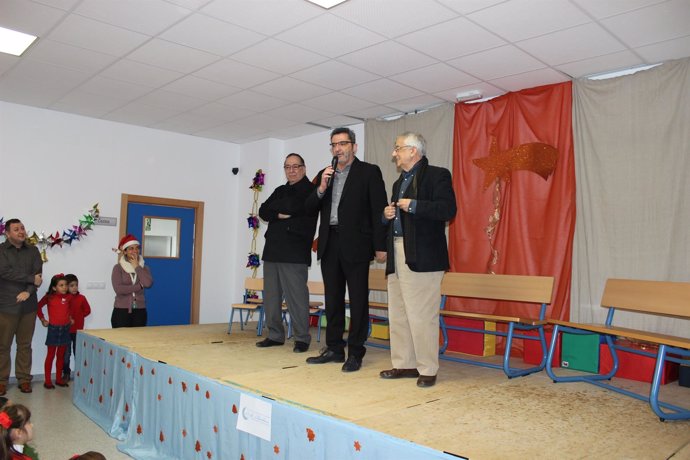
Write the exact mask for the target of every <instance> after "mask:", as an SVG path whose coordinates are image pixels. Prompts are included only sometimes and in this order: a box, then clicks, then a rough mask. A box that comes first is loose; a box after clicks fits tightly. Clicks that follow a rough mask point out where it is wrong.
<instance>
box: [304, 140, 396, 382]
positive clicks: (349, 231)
mask: <svg viewBox="0 0 690 460" xmlns="http://www.w3.org/2000/svg"><path fill="white" fill-rule="evenodd" d="M330 145H331V154H332V155H333V160H334V161H336V158H337V165H336V168H335V169H334V168H333V167H332V166H328V167H327V168H325V169H323V170H322V171H320V172H319V174H318V176H317V177H316V181H315V182H316V183H317V184H319V185H318V187H317V188H316V190H314V192H313V193H312V194H311V195H310V196H309V198H307V202H306V206H307V211H308V212H313V213H316V212H320V218H321V223H320V225H319V239H318V247H317V256H318V258H319V260H321V274H322V275H323V282H324V286H325V288H326V289H325V290H326V293H325V300H326V320H327V326H326V346H327V348H326V349H325V350H324V351H322V352H321V354H320V355H319V356H314V357H310V358H307V363H309V364H323V363H328V362H338V363H342V362H345V364H343V367H342V370H343V372H353V371H357V370H359V368H360V367H361V366H362V358H363V357H364V354H365V353H366V349H365V347H364V342H366V340H367V334H368V330H369V263H370V262H371V260H372V259H374V256H376V259H377V260H378V261H381V262H383V261H384V260H385V257H386V252H385V249H386V233H385V231H386V230H385V226H384V225H383V222H382V219H381V210H382V209H383V208H384V207H385V206H386V190H385V185H384V183H383V177H382V175H381V170H380V169H379V167H378V166H376V165H372V164H369V163H365V162H363V161H360V160H359V159H357V158H355V154H356V153H357V144H356V142H355V133H354V132H353V131H352V130H350V129H348V128H336V129H335V130H333V132H332V133H331V144H330ZM346 285H347V289H348V293H349V297H350V332H349V334H348V338H347V348H348V352H347V361H345V345H346V343H345V341H344V340H343V332H344V330H345V286H346Z"/></svg>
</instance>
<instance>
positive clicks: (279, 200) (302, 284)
mask: <svg viewBox="0 0 690 460" xmlns="http://www.w3.org/2000/svg"><path fill="white" fill-rule="evenodd" d="M283 169H284V170H285V177H286V178H287V183H286V184H284V185H281V186H280V187H278V188H276V189H275V190H274V191H273V193H272V194H271V196H269V197H268V199H267V200H266V201H265V202H264V203H263V204H262V205H261V207H260V208H259V216H260V217H261V218H262V219H263V220H265V221H266V222H268V230H266V234H265V235H264V236H265V238H266V244H265V245H264V251H263V255H262V260H263V261H264V311H265V312H266V326H267V327H268V337H267V338H266V339H264V340H262V341H261V342H258V343H257V344H256V346H257V347H261V348H265V347H273V346H277V345H283V344H284V343H285V328H284V327H283V319H282V304H283V299H285V301H286V302H287V308H288V312H289V313H290V323H291V325H292V333H293V336H294V337H295V345H294V347H293V349H292V351H294V352H295V353H303V352H305V351H307V350H308V349H309V343H310V342H311V334H310V333H309V289H308V288H307V278H308V273H307V270H308V267H309V266H310V265H311V252H310V250H311V243H312V239H313V238H314V231H315V229H316V215H314V214H312V215H307V213H306V209H305V207H304V201H305V200H306V198H307V196H309V195H310V194H311V193H312V191H313V190H314V188H315V185H314V184H312V183H311V182H310V181H309V180H308V179H307V177H306V173H307V171H306V167H305V165H304V159H303V158H302V157H301V156H300V155H299V154H297V153H291V154H289V155H288V156H287V157H286V158H285V163H284V165H283Z"/></svg>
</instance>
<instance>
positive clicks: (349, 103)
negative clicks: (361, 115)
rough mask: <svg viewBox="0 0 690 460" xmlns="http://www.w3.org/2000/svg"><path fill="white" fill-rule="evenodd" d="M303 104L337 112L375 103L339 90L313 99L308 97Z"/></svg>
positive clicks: (362, 107)
mask: <svg viewBox="0 0 690 460" xmlns="http://www.w3.org/2000/svg"><path fill="white" fill-rule="evenodd" d="M302 104H304V105H308V106H310V107H314V108H317V109H322V110H328V111H331V112H335V113H346V112H349V111H351V110H357V109H364V108H366V107H371V106H372V105H374V104H372V103H371V102H369V101H364V100H362V99H358V98H356V97H354V96H350V95H349V94H343V93H338V92H333V93H328V94H324V95H323V96H319V97H315V98H312V99H306V100H304V101H302Z"/></svg>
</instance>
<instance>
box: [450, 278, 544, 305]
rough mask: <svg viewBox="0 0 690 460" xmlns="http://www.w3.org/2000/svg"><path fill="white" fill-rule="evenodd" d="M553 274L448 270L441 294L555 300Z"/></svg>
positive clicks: (518, 300) (501, 298)
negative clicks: (499, 273)
mask: <svg viewBox="0 0 690 460" xmlns="http://www.w3.org/2000/svg"><path fill="white" fill-rule="evenodd" d="M552 291H553V277H552V276H526V275H490V274H486V273H450V272H449V273H446V274H445V275H444V276H443V281H442V282H441V294H442V295H447V296H452V297H471V298H477V299H492V300H511V301H516V302H533V303H546V304H548V303H551V294H552Z"/></svg>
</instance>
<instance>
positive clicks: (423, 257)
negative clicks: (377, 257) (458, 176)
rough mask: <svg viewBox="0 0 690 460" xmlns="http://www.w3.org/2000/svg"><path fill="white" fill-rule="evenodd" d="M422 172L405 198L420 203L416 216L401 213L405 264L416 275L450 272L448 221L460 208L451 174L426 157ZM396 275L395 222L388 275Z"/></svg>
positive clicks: (396, 186)
mask: <svg viewBox="0 0 690 460" xmlns="http://www.w3.org/2000/svg"><path fill="white" fill-rule="evenodd" d="M420 163H421V164H420V165H419V170H418V171H417V173H416V174H415V175H414V178H413V179H412V183H411V184H410V185H409V186H408V187H407V190H405V194H404V195H403V198H411V199H414V200H417V206H416V208H415V212H414V214H410V213H407V212H402V211H401V212H400V218H401V223H402V228H403V236H404V243H405V263H406V264H407V266H408V267H410V270H412V271H415V272H436V271H442V270H448V268H449V267H450V263H449V261H448V243H447V242H446V233H445V229H446V222H447V221H449V220H451V219H452V218H453V217H455V213H456V212H457V205H456V203H455V192H454V191H453V182H452V180H451V176H450V171H448V170H447V169H446V168H439V167H438V166H431V165H430V164H429V161H428V160H427V159H426V157H422V159H421V160H420ZM402 180H403V175H402V174H401V175H400V177H399V178H398V180H397V181H395V184H393V193H392V195H391V201H398V193H399V192H400V184H402ZM394 272H395V253H394V251H393V221H389V223H388V256H387V258H386V274H389V273H394Z"/></svg>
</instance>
